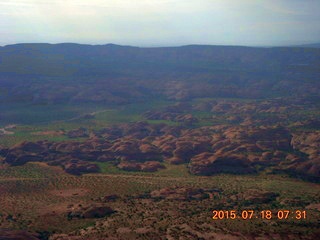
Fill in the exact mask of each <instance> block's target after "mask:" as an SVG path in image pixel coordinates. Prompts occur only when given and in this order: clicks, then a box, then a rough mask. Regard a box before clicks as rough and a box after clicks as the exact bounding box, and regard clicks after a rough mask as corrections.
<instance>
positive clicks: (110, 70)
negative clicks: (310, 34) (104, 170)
mask: <svg viewBox="0 0 320 240" xmlns="http://www.w3.org/2000/svg"><path fill="white" fill-rule="evenodd" d="M319 78H320V49H316V48H308V49H305V48H299V47H275V48H256V47H242V46H210V45H188V46H182V47H152V48H140V47H133V46H120V45H115V44H106V45H83V44H75V43H61V44H46V43H41V44H37V43H35V44H30V43H28V44H16V45H7V46H4V47H1V48H0V83H1V92H2V93H6V94H0V101H31V102H39V101H40V102H43V101H44V102H70V101H93V102H117V103H125V102H131V101H136V100H143V99H146V98H148V99H149V98H150V97H159V96H161V97H165V98H168V99H177V100H183V99H190V98H196V97H243V98H248V97H249V98H265V97H271V96H272V97H273V96H290V95H292V94H295V95H297V96H302V95H307V96H308V95H316V96H318V95H319V91H318V90H319ZM62 83H63V84H62Z"/></svg>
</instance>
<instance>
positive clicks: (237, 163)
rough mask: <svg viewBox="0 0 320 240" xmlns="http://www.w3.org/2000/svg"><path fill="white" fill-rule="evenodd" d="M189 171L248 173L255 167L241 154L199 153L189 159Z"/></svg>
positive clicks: (252, 171) (208, 173)
mask: <svg viewBox="0 0 320 240" xmlns="http://www.w3.org/2000/svg"><path fill="white" fill-rule="evenodd" d="M189 171H190V172H191V173H192V174H196V175H213V174H217V173H233V174H248V173H254V172H255V169H254V168H253V167H252V165H251V162H250V161H249V160H248V159H246V158H245V157H243V156H241V155H228V154H225V155H215V154H213V153H208V152H206V153H201V154H199V155H197V156H195V157H193V158H192V159H191V162H190V164H189Z"/></svg>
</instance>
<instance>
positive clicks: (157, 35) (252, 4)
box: [0, 0, 320, 46]
mask: <svg viewBox="0 0 320 240" xmlns="http://www.w3.org/2000/svg"><path fill="white" fill-rule="evenodd" d="M21 42H49V43H59V42H77V43H89V44H105V43H116V44H126V45H136V46H169V45H185V44H224V45H285V44H300V43H312V42H320V0H0V45H6V44H12V43H21Z"/></svg>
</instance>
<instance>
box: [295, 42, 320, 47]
mask: <svg viewBox="0 0 320 240" xmlns="http://www.w3.org/2000/svg"><path fill="white" fill-rule="evenodd" d="M295 47H307V48H320V43H311V44H303V45H297V46H295Z"/></svg>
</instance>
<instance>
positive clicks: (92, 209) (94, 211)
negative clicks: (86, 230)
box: [67, 204, 115, 219]
mask: <svg viewBox="0 0 320 240" xmlns="http://www.w3.org/2000/svg"><path fill="white" fill-rule="evenodd" d="M113 213H115V211H114V210H113V209H112V208H110V207H109V206H106V205H104V204H91V205H88V206H82V205H78V206H77V207H72V209H71V211H69V212H67V216H68V219H73V218H103V217H106V216H110V215H111V214H113Z"/></svg>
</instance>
